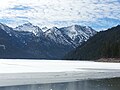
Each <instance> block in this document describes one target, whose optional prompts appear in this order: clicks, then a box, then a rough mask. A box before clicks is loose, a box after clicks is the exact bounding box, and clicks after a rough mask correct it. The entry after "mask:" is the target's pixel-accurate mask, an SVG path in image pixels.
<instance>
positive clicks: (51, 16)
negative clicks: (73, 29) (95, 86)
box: [0, 0, 120, 31]
mask: <svg viewBox="0 0 120 90" xmlns="http://www.w3.org/2000/svg"><path fill="white" fill-rule="evenodd" d="M0 22H1V23H5V24H7V25H9V26H11V27H16V26H17V25H21V24H24V23H27V22H31V23H33V24H34V25H38V26H40V27H41V28H42V27H44V26H47V27H53V26H57V27H63V26H69V25H74V24H78V25H87V26H91V27H92V28H94V29H96V30H98V31H99V30H104V29H107V28H110V27H112V26H116V25H118V24H120V0H0Z"/></svg>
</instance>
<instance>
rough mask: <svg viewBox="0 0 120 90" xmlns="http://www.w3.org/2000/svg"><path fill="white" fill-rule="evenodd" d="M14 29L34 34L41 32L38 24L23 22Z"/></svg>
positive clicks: (37, 34)
mask: <svg viewBox="0 0 120 90" xmlns="http://www.w3.org/2000/svg"><path fill="white" fill-rule="evenodd" d="M14 30H15V31H26V32H32V33H34V34H35V35H36V36H39V35H41V34H43V31H42V30H41V29H40V28H39V27H38V26H34V25H32V24H31V23H25V24H23V25H20V26H18V27H16V28H15V29H14Z"/></svg>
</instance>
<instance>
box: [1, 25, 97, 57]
mask: <svg viewBox="0 0 120 90" xmlns="http://www.w3.org/2000/svg"><path fill="white" fill-rule="evenodd" d="M43 29H47V28H43ZM96 33H97V32H96V31H95V30H93V29H92V28H90V27H85V26H80V25H73V26H69V27H63V28H57V27H53V28H50V29H47V30H44V31H43V30H42V29H40V28H39V27H38V26H34V25H32V24H31V23H25V24H23V25H20V26H18V27H16V28H14V29H13V28H11V27H8V26H7V25H4V24H2V23H0V53H1V54H0V58H36V59H61V58H62V57H63V56H64V55H65V54H66V53H68V52H69V51H71V50H73V49H74V48H76V47H77V46H78V45H80V44H81V43H82V42H84V41H87V40H88V39H89V38H90V37H91V36H93V35H95V34H96Z"/></svg>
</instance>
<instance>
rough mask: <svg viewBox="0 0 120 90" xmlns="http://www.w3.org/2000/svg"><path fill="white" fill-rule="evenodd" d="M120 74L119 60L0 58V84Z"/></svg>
mask: <svg viewBox="0 0 120 90" xmlns="http://www.w3.org/2000/svg"><path fill="white" fill-rule="evenodd" d="M113 77H120V63H101V62H92V61H54V60H52V61H49V60H10V59H9V60H5V59H1V60H0V86H12V85H28V84H44V83H57V82H70V81H80V80H86V79H97V78H113Z"/></svg>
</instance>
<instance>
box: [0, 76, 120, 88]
mask: <svg viewBox="0 0 120 90" xmlns="http://www.w3.org/2000/svg"><path fill="white" fill-rule="evenodd" d="M119 89H120V78H114V79H100V80H85V81H77V82H66V83H53V84H41V85H22V86H10V87H0V90H119Z"/></svg>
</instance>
